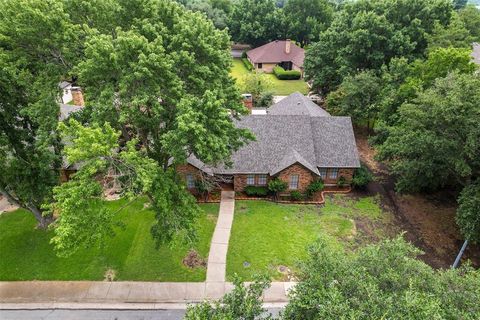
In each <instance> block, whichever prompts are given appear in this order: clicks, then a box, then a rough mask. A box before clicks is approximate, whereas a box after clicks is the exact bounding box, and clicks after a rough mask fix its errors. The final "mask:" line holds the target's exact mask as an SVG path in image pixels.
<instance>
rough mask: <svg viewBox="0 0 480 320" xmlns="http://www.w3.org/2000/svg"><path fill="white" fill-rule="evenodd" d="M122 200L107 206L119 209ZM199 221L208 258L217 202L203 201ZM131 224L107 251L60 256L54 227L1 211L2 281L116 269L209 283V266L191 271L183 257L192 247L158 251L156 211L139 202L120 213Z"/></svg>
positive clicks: (95, 275)
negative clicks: (153, 229)
mask: <svg viewBox="0 0 480 320" xmlns="http://www.w3.org/2000/svg"><path fill="white" fill-rule="evenodd" d="M122 203H123V204H124V201H123V200H119V201H113V202H108V203H107V204H106V205H108V206H110V207H112V208H119V207H120V206H121V205H122ZM200 206H201V208H202V209H203V213H202V215H201V217H200V219H199V221H198V222H197V230H198V235H199V240H198V242H197V243H195V244H194V245H193V247H194V249H195V250H197V251H198V252H199V253H200V255H201V256H202V257H207V256H208V250H209V248H210V240H211V237H212V234H213V230H214V228H215V223H216V220H217V215H218V205H217V204H202V205H200ZM118 219H119V220H121V221H123V222H124V223H125V224H126V228H125V229H124V230H119V231H118V232H117V234H116V236H115V237H114V238H112V239H111V240H109V241H108V243H107V244H106V247H105V248H104V249H99V248H90V249H80V250H79V251H78V252H76V253H75V254H74V255H72V256H70V257H68V258H59V257H57V256H56V255H55V253H54V251H53V247H52V245H51V244H50V243H49V241H50V238H51V237H52V231H48V232H46V231H42V230H37V229H35V225H36V222H35V219H34V218H33V215H32V214H31V213H29V212H27V211H24V210H17V211H15V212H11V213H3V214H2V215H0V280H103V279H104V274H105V271H106V270H107V269H109V268H111V269H113V270H115V272H116V279H117V280H137V281H141V280H142V281H204V280H205V268H195V269H189V268H187V267H185V266H183V264H182V259H183V258H184V257H185V255H186V254H187V252H188V251H189V249H190V246H188V245H185V244H179V243H176V244H174V245H173V246H171V247H169V246H161V247H160V248H159V249H158V250H157V249H155V245H154V241H153V239H152V236H151V234H150V227H151V225H152V224H153V222H154V213H153V212H152V211H151V210H147V209H144V208H143V202H141V201H137V202H135V203H133V204H132V205H131V206H128V207H127V208H125V209H123V210H122V211H120V212H119V216H118Z"/></svg>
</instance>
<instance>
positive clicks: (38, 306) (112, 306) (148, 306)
mask: <svg viewBox="0 0 480 320" xmlns="http://www.w3.org/2000/svg"><path fill="white" fill-rule="evenodd" d="M197 303H198V302H192V303H67V302H52V303H0V310H52V309H55V310H185V309H186V308H187V306H188V305H189V304H197ZM286 305H287V303H286V302H276V303H264V304H263V307H264V308H284V307H285V306H286Z"/></svg>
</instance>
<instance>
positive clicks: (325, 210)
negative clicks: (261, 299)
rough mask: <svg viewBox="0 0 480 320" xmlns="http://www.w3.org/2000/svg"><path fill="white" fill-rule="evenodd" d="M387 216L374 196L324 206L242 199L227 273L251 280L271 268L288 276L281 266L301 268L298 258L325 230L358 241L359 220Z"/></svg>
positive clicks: (337, 240) (341, 240) (337, 238)
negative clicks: (356, 225) (279, 269)
mask: <svg viewBox="0 0 480 320" xmlns="http://www.w3.org/2000/svg"><path fill="white" fill-rule="evenodd" d="M357 219H360V220H361V221H363V223H365V221H367V220H368V221H375V220H378V219H383V212H382V210H381V209H380V207H379V206H378V204H377V199H376V198H372V197H366V198H360V199H359V200H356V199H355V200H354V199H351V198H349V197H348V196H343V195H337V196H335V197H331V198H328V199H327V203H326V204H325V206H324V207H319V206H314V205H293V204H277V203H273V202H268V201H237V203H236V205H235V218H234V222H233V227H232V233H231V236H230V242H229V249H228V257H227V278H228V279H230V280H231V279H232V276H233V274H234V273H237V274H238V275H240V276H241V277H242V278H243V279H246V280H251V279H252V275H254V274H256V273H267V274H269V275H270V276H271V277H272V278H273V279H276V280H288V276H286V275H285V274H284V273H280V272H279V271H278V268H279V266H285V267H288V268H289V269H290V270H291V271H292V272H293V273H295V271H296V269H297V268H296V265H297V261H298V260H299V259H302V258H304V257H305V256H306V253H307V251H306V248H307V246H308V244H310V243H312V242H314V241H315V239H316V238H317V237H318V236H320V235H324V236H325V237H327V238H328V239H330V241H331V242H332V244H333V245H339V246H341V245H343V244H345V243H352V244H353V243H354V242H355V240H356V239H355V238H356V237H357V236H356V233H357V231H356V228H355V222H354V221H356V220H357Z"/></svg>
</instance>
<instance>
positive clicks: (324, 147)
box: [177, 92, 360, 192]
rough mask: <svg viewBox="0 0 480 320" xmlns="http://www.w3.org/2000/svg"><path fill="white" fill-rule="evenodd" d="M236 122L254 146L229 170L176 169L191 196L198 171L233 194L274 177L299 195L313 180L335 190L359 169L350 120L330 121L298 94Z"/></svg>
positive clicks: (197, 164)
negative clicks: (251, 137)
mask: <svg viewBox="0 0 480 320" xmlns="http://www.w3.org/2000/svg"><path fill="white" fill-rule="evenodd" d="M235 123H236V125H237V126H238V127H239V128H247V129H250V130H251V131H252V132H253V133H254V134H255V137H256V141H253V142H250V143H249V144H247V145H245V146H244V147H242V148H241V149H240V150H238V151H237V152H235V153H234V154H233V155H232V158H231V160H232V163H233V165H232V166H231V167H225V166H217V167H209V166H206V165H204V164H203V163H202V162H201V161H199V160H198V159H196V158H195V157H193V156H191V157H189V159H188V163H187V164H185V165H180V166H178V167H177V170H178V172H179V173H180V174H181V175H183V177H184V178H185V180H186V183H187V187H188V188H189V189H190V190H191V191H195V181H196V180H197V179H199V177H200V175H201V173H202V172H203V173H204V174H205V175H206V176H218V177H219V178H220V179H219V180H221V181H224V182H227V183H230V184H231V186H230V187H231V188H233V189H234V190H235V191H243V189H244V188H245V187H246V186H248V185H255V186H267V184H268V182H269V181H270V180H271V179H274V178H279V179H281V180H283V181H285V182H287V184H288V190H287V192H288V191H292V190H299V191H304V190H305V189H306V188H307V186H308V185H309V184H310V183H311V182H312V181H313V180H315V179H322V180H323V181H324V183H325V185H326V186H336V185H337V182H338V181H339V179H341V177H343V179H344V180H345V183H346V184H347V185H348V184H350V182H351V180H352V177H353V172H354V170H355V168H358V167H360V161H359V156H358V151H357V146H356V143H355V137H354V133H353V127H352V122H351V119H350V117H333V116H330V115H329V114H328V112H326V111H325V110H323V109H322V108H320V107H319V106H317V105H316V104H315V103H313V102H312V101H311V100H309V99H308V98H306V97H305V96H303V95H302V94H300V93H298V92H296V93H293V94H292V95H290V96H288V97H287V98H285V99H283V100H282V101H280V102H278V103H276V104H274V105H273V106H272V107H270V108H269V109H268V113H267V114H266V115H248V116H245V117H243V118H241V120H235Z"/></svg>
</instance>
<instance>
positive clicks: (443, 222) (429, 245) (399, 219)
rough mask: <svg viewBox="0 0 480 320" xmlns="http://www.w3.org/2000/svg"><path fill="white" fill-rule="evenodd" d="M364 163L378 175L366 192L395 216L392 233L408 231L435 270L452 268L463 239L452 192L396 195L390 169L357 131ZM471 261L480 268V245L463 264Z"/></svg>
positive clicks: (471, 247) (467, 251) (467, 256)
mask: <svg viewBox="0 0 480 320" xmlns="http://www.w3.org/2000/svg"><path fill="white" fill-rule="evenodd" d="M355 135H356V140H357V146H358V150H359V153H360V159H361V161H362V162H363V163H364V164H365V165H366V166H368V167H369V169H370V170H371V171H372V172H373V174H374V175H375V181H373V182H371V183H370V184H369V186H368V189H367V190H366V191H364V193H366V194H367V195H374V194H379V195H380V199H381V204H382V207H383V208H384V209H385V210H388V211H390V212H392V213H393V216H394V221H393V225H394V226H391V227H390V228H389V230H390V232H389V233H392V232H401V231H405V237H406V239H407V240H409V241H410V242H412V243H413V244H415V245H416V246H417V247H419V248H420V249H422V250H423V251H424V252H425V254H424V255H422V256H421V259H422V260H423V261H425V262H426V263H428V264H429V265H431V266H432V267H434V268H448V267H449V266H451V264H452V263H453V261H454V260H455V257H456V255H457V253H458V251H459V249H460V247H461V246H462V243H463V239H462V237H461V235H460V232H459V230H458V228H457V226H456V223H455V211H456V209H457V203H456V200H455V195H454V194H453V193H452V192H447V191H443V192H437V193H433V194H399V193H397V192H395V179H394V177H392V176H391V175H390V173H389V171H388V168H387V167H386V166H385V165H384V164H383V163H380V162H378V161H376V160H375V159H374V157H375V150H374V149H373V148H372V147H371V146H370V145H369V144H368V141H367V139H368V136H367V134H366V132H365V131H363V130H358V129H356V130H355ZM466 259H469V260H471V261H472V263H473V265H474V266H475V267H477V268H478V267H480V246H473V245H469V246H468V247H467V250H466V251H465V254H464V256H463V259H462V261H465V260H466Z"/></svg>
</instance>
